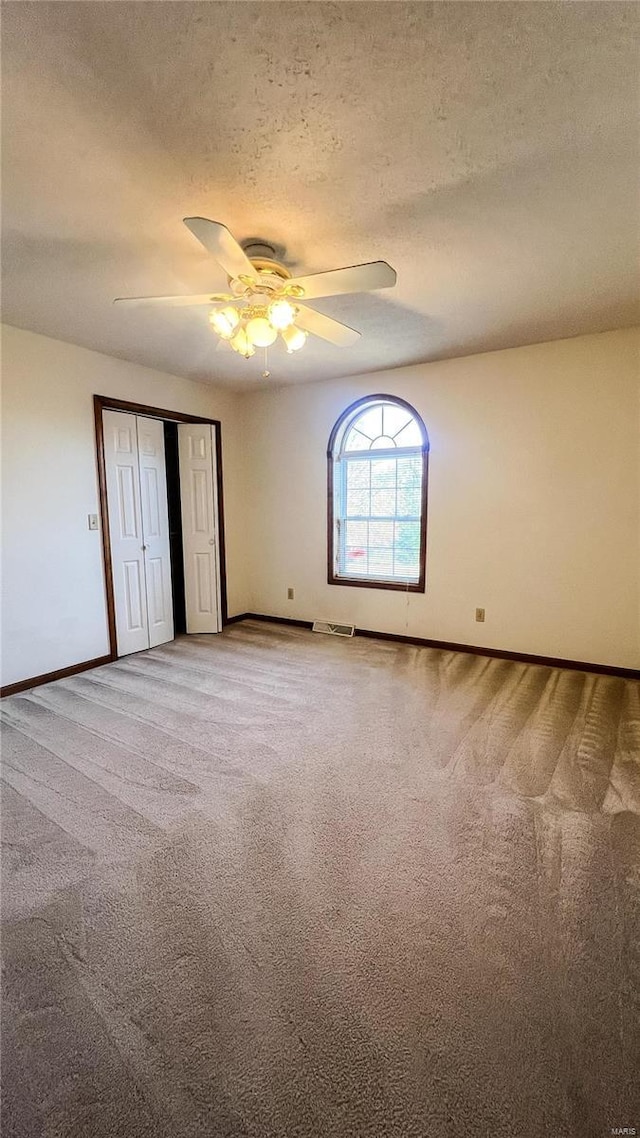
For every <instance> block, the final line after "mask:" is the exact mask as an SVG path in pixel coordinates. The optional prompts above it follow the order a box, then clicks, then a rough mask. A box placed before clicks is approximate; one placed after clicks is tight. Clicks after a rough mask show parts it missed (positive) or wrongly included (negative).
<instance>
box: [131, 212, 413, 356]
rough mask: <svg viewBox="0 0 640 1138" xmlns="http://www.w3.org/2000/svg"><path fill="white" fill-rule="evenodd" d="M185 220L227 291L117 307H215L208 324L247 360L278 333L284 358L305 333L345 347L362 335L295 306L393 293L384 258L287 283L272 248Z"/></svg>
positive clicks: (214, 224)
mask: <svg viewBox="0 0 640 1138" xmlns="http://www.w3.org/2000/svg"><path fill="white" fill-rule="evenodd" d="M184 222H185V225H186V226H187V228H188V229H189V230H190V231H191V233H193V235H194V237H197V239H198V240H199V241H200V242H201V243H202V245H204V247H205V249H207V251H208V252H209V253H212V254H213V256H214V257H215V258H216V260H217V261H218V263H219V264H220V265H221V266H222V268H223V269H224V270H225V272H226V273H227V277H228V280H229V289H230V292H229V293H210V294H208V295H207V294H206V293H205V294H204V295H203V294H198V295H196V296H191V297H189V296H164V297H161V296H148V297H140V296H138V297H122V298H118V300H116V302H115V303H116V304H128V305H141V304H156V305H158V304H160V305H162V304H165V305H171V306H174V307H178V306H179V307H184V306H189V305H207V306H209V305H213V306H214V307H212V308H211V309H210V312H209V322H210V324H211V327H212V328H213V330H214V332H215V333H216V334H217V335H218V336H219V337H220V340H221V341H223V342H226V343H228V344H229V345H230V347H231V348H232V349H233V351H234V352H238V353H239V355H242V356H244V357H245V359H250V358H251V356H253V355H254V354H255V350H256V348H268V347H270V346H271V345H272V344H274V343H275V342H276V340H277V339H278V336H280V338H281V340H282V341H283V343H284V345H285V347H286V349H287V352H288V353H289V355H290V354H291V353H292V352H297V351H299V350H300V348H303V347H304V345H305V344H306V342H307V337H308V335H309V333H311V335H314V336H318V337H319V338H320V339H322V340H326V341H327V342H328V343H330V344H334V345H335V346H336V347H342V348H345V347H349V346H350V345H351V344H354V343H356V341H357V340H359V339H360V333H359V332H356V330H355V329H354V328H349V327H347V325H346V324H341V323H340V322H339V321H338V320H333V319H332V318H331V317H329V316H325V315H324V314H323V313H322V312H316V311H315V309H313V308H307V306H306V305H303V304H299V303H297V302H299V301H301V300H303V299H304V300H315V299H317V298H319V297H325V296H339V295H344V294H345V293H353V292H368V291H370V290H372V289H381V288H390V287H391V286H392V285H394V284H395V283H396V273H395V270H394V269H392V268H391V266H390V265H388V264H387V263H386V261H372V262H371V263H370V264H365V265H351V266H349V267H348V268H344V269H333V270H331V271H329V272H326V273H315V274H313V275H312V276H309V277H301V278H299V279H297V280H292V279H291V273H290V272H289V270H288V269H287V268H285V266H284V265H282V264H280V263H279V262H278V261H277V260H275V250H273V249H272V248H271V247H270V246H267V245H264V244H260V245H258V244H256V243H255V242H254V243H253V244H251V245H248V246H247V247H246V248H245V249H243V248H242V246H241V245H239V244H238V242H237V241H236V240H235V238H234V237H233V236H232V234H231V233H230V232H229V230H228V229H227V228H226V226H224V225H222V224H221V223H220V222H218V221H209V220H208V219H207V218H205V217H186V218H185V219H184ZM252 253H253V254H254V255H253V256H251V254H252ZM264 254H267V256H265V255H264Z"/></svg>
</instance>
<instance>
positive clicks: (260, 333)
mask: <svg viewBox="0 0 640 1138" xmlns="http://www.w3.org/2000/svg"><path fill="white" fill-rule="evenodd" d="M277 335H278V333H277V331H276V329H275V328H274V327H273V325H272V324H270V323H269V321H268V320H267V319H266V318H265V317H264V316H254V318H253V320H250V321H249V323H248V324H247V336H248V337H249V340H250V341H251V343H252V344H255V346H256V348H268V347H269V344H273V342H274V340H275V339H276V337H277Z"/></svg>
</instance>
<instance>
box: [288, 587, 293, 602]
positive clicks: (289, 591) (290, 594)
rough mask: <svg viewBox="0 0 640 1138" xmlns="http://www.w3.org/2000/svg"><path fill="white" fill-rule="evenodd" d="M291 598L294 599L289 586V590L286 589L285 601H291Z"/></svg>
mask: <svg viewBox="0 0 640 1138" xmlns="http://www.w3.org/2000/svg"><path fill="white" fill-rule="evenodd" d="M293 597H294V592H293V589H292V588H291V586H289V588H288V589H287V600H288V601H292V600H293Z"/></svg>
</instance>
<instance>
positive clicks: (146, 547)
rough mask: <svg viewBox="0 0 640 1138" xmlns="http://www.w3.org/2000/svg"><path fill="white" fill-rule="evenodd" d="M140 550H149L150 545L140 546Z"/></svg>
mask: <svg viewBox="0 0 640 1138" xmlns="http://www.w3.org/2000/svg"><path fill="white" fill-rule="evenodd" d="M140 548H141V549H148V548H149V546H148V545H141V546H140Z"/></svg>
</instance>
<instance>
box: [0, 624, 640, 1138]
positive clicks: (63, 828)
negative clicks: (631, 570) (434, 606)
mask: <svg viewBox="0 0 640 1138" xmlns="http://www.w3.org/2000/svg"><path fill="white" fill-rule="evenodd" d="M2 710H3V717H4V720H5V733H4V747H3V780H4V781H3V795H2V809H3V832H2V837H3V871H4V889H3V908H4V937H3V954H4V964H5V977H4V998H3V1024H4V1034H3V1041H2V1064H3V1089H4V1101H3V1130H2V1134H3V1136H4V1138H18V1136H19V1138H40V1136H43V1138H44V1136H46V1138H72V1136H73V1138H80V1136H82V1138H146V1136H149V1138H150V1136H153V1138H183V1136H184V1138H186V1136H189V1138H195V1136H205V1135H206V1136H207V1138H245V1136H251V1138H296V1136H300V1138H302V1136H304V1138H311V1136H313V1138H316V1136H318V1138H324V1136H326V1138H338V1136H339V1138H347V1136H349V1138H369V1136H370V1138H387V1136H389V1138H390V1136H396V1135H397V1136H402V1138H413V1136H415V1138H431V1136H433V1138H454V1136H455V1138H461V1136H464V1138H543V1136H544V1138H569V1136H571V1138H592V1136H593V1138H605V1136H608V1135H609V1134H610V1133H611V1129H612V1128H613V1127H624V1126H634V1125H635V1126H636V1127H637V1128H638V1132H639V1133H640V1094H639V1092H638V1065H639V1062H640V1030H639V1023H640V923H639V906H640V818H639V812H640V685H638V684H637V683H633V682H629V681H627V682H625V681H623V680H621V679H615V678H608V677H602V676H592V675H587V674H584V673H580V672H568V671H566V672H565V671H556V670H552V669H548V668H542V667H532V666H526V665H522V664H515V663H508V662H503V661H498V660H488V659H482V658H479V657H474V656H470V655H463V654H455V653H450V652H441V651H434V650H429V649H419V648H412V647H406V646H398V645H392V644H389V643H386V642H381V641H373V640H364V639H356V640H354V641H348V640H338V639H333V638H329V637H323V636H314V635H313V634H312V633H309V632H306V631H303V630H298V629H290V628H285V627H278V626H275V625H266V624H259V623H257V622H247V623H245V624H240V625H235V626H232V627H231V628H229V629H228V630H227V631H226V632H225V633H224V634H223V635H221V636H219V637H212V638H207V637H189V638H181V639H180V640H177V641H175V642H174V643H173V644H170V645H166V646H165V647H162V648H157V649H154V650H152V651H151V652H147V653H142V654H140V655H137V656H134V657H129V658H128V659H125V660H122V661H120V662H118V663H115V664H111V665H107V666H106V667H103V668H100V669H97V670H96V671H94V672H90V673H86V674H84V675H81V676H76V677H74V678H72V679H68V680H63V681H59V682H58V683H55V684H50V685H48V686H46V687H42V688H39V689H37V690H35V691H32V692H29V693H25V694H23V695H18V696H13V697H12V698H11V699H8V700H6V701H5V702H4V704H3V705H2Z"/></svg>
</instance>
